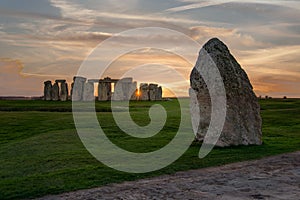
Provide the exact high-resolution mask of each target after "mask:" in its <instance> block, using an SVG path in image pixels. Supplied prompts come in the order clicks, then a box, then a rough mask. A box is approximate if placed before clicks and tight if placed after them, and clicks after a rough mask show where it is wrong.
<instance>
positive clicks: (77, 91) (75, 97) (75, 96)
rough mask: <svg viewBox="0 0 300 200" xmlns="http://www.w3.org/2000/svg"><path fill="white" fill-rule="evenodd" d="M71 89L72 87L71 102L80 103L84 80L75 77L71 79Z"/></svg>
mask: <svg viewBox="0 0 300 200" xmlns="http://www.w3.org/2000/svg"><path fill="white" fill-rule="evenodd" d="M73 81H74V82H73V83H74V84H73V87H72V101H81V100H83V89H84V83H85V82H86V78H84V77H80V76H75V77H74V78H73Z"/></svg>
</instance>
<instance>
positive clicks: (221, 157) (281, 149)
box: [0, 99, 300, 199]
mask: <svg viewBox="0 0 300 200" xmlns="http://www.w3.org/2000/svg"><path fill="white" fill-rule="evenodd" d="M159 103H160V104H161V105H162V106H164V107H165V108H166V110H167V113H168V120H167V123H166V125H165V127H164V129H163V130H162V131H161V132H160V133H159V134H157V135H156V136H154V137H153V138H148V139H136V138H131V137H129V136H128V135H125V134H123V133H122V131H121V130H120V129H119V128H118V127H117V126H116V125H115V123H114V120H113V117H112V114H111V109H110V104H109V103H108V102H97V103H96V110H97V116H98V119H99V121H100V123H101V124H104V126H102V128H103V129H104V131H105V133H106V134H107V136H108V137H109V138H110V139H111V141H112V142H113V143H115V144H117V145H118V146H120V147H122V148H125V149H127V150H130V151H134V152H147V151H153V150H156V149H159V148H161V147H163V146H164V145H166V144H167V143H168V142H169V141H170V140H171V139H172V137H173V136H174V133H175V132H176V131H177V128H178V123H179V109H178V108H179V107H178V102H177V101H176V100H173V101H163V102H159ZM152 104H153V103H152V102H133V103H131V115H132V117H133V119H134V120H135V121H136V123H137V124H139V125H146V124H147V123H148V122H149V117H148V109H149V107H150V106H151V105H152ZM260 104H261V114H262V118H263V142H264V143H263V145H262V146H239V147H230V148H215V149H214V150H213V151H212V152H211V153H210V154H209V155H208V156H207V157H205V158H204V159H199V158H198V153H199V149H200V144H197V143H193V144H192V145H191V146H190V148H189V149H188V151H187V152H186V153H185V154H184V155H183V156H182V157H181V158H179V159H178V160H177V161H176V162H175V163H173V164H172V165H170V166H168V167H166V168H164V169H162V170H159V171H156V172H151V173H147V174H129V173H124V172H119V171H116V170H113V169H110V168H108V167H106V166H104V165H103V164H101V163H100V162H98V161H97V160H96V159H94V158H93V157H92V156H91V155H90V154H89V153H88V152H87V150H86V149H85V148H84V146H83V145H82V143H81V141H80V139H79V137H78V136H77V133H76V130H75V126H74V121H73V117H72V112H71V111H72V104H71V102H44V101H0V113H1V115H0V124H1V129H0V163H1V165H0V199H18V198H33V197H40V196H43V195H47V194H57V193H62V192H66V191H72V190H78V189H83V188H91V187H96V186H101V185H104V184H108V183H115V182H122V181H128V180H136V179H140V178H145V177H151V176H157V175H161V174H172V173H174V172H176V171H182V170H189V169H197V168H203V167H208V166H218V165H224V164H226V163H231V162H237V161H244V160H250V159H257V158H261V157H264V156H270V155H275V154H280V153H285V152H292V151H297V150H300V100H296V99H287V100H279V99H270V100H260Z"/></svg>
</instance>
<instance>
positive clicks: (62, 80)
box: [55, 79, 66, 83]
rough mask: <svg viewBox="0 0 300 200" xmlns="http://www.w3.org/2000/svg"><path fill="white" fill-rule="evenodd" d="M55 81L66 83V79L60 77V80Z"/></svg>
mask: <svg viewBox="0 0 300 200" xmlns="http://www.w3.org/2000/svg"><path fill="white" fill-rule="evenodd" d="M55 82H57V83H65V82H66V80H64V79H59V80H55Z"/></svg>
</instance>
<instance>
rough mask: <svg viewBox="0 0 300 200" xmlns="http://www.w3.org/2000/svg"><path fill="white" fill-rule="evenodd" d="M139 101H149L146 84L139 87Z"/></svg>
mask: <svg viewBox="0 0 300 200" xmlns="http://www.w3.org/2000/svg"><path fill="white" fill-rule="evenodd" d="M140 100H142V101H149V86H148V84H147V83H141V85H140Z"/></svg>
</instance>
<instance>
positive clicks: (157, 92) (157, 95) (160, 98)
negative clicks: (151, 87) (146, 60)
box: [155, 86, 162, 101]
mask: <svg viewBox="0 0 300 200" xmlns="http://www.w3.org/2000/svg"><path fill="white" fill-rule="evenodd" d="M155 99H156V100H158V101H161V100H162V87H161V86H159V87H158V88H157V90H156V97H155Z"/></svg>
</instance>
